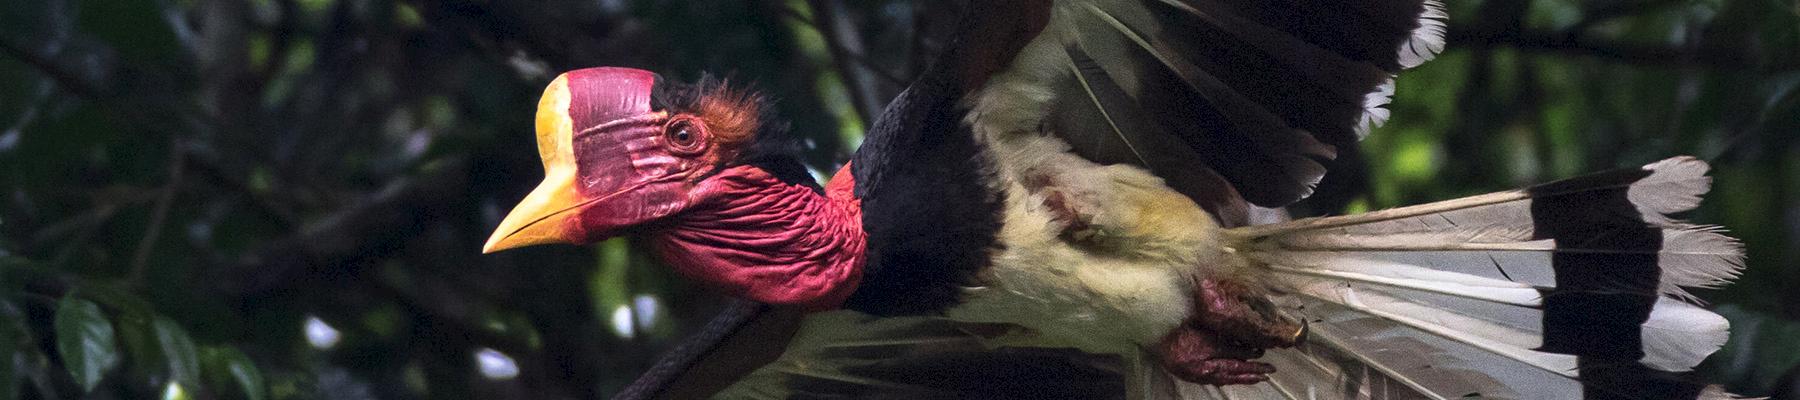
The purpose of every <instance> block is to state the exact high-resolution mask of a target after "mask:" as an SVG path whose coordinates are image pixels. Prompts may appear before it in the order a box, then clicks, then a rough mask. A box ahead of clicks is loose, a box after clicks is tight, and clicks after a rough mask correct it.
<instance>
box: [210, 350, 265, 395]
mask: <svg viewBox="0 0 1800 400" xmlns="http://www.w3.org/2000/svg"><path fill="white" fill-rule="evenodd" d="M200 359H201V361H202V363H203V364H205V366H206V378H207V381H208V383H209V384H211V385H212V386H213V387H214V388H215V389H214V392H215V393H218V394H219V395H220V396H221V397H222V398H240V399H248V400H263V399H264V398H265V397H267V396H266V394H267V393H268V389H267V387H265V386H264V383H263V376H262V371H261V370H258V369H257V368H256V363H253V362H250V357H245V356H244V353H243V352H241V351H238V349H236V348H231V347H207V348H205V349H204V350H203V351H202V352H201V353H200ZM227 387H233V388H237V393H238V394H239V395H238V396H233V395H230V391H228V390H226V389H225V388H227Z"/></svg>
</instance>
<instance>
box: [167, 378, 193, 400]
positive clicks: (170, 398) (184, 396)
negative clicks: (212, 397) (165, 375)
mask: <svg viewBox="0 0 1800 400" xmlns="http://www.w3.org/2000/svg"><path fill="white" fill-rule="evenodd" d="M193 398H194V396H190V395H188V392H187V389H184V388H182V387H181V382H175V381H170V382H169V384H168V385H165V386H163V392H162V400H192V399H193Z"/></svg>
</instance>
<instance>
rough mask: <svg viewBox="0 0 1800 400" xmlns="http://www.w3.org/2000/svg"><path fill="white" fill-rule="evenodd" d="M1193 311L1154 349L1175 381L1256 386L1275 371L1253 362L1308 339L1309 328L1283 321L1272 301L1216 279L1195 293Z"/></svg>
mask: <svg viewBox="0 0 1800 400" xmlns="http://www.w3.org/2000/svg"><path fill="white" fill-rule="evenodd" d="M1194 297H1195V298H1194V301H1195V312H1194V315H1193V316H1191V317H1189V318H1188V321H1187V322H1186V323H1184V324H1183V325H1182V326H1181V327H1179V328H1176V329H1175V331H1174V332H1170V333H1169V335H1168V336H1165V337H1164V338H1163V341H1162V343H1160V344H1159V345H1158V347H1157V349H1156V353H1158V354H1157V355H1158V356H1159V357H1160V358H1161V359H1162V363H1163V367H1164V368H1165V369H1167V370H1168V371H1169V372H1170V373H1172V374H1174V375H1175V376H1176V377H1178V378H1181V379H1183V380H1187V381H1190V382H1195V383H1201V384H1211V385H1235V384H1253V383H1257V382H1262V381H1265V380H1268V379H1269V374H1270V373H1273V372H1275V367H1274V366H1272V365H1269V364H1265V363H1260V362H1255V361H1250V360H1252V359H1255V358H1258V357H1262V355H1263V351H1264V350H1266V349H1271V348H1280V347H1293V346H1296V345H1299V344H1300V343H1301V342H1303V341H1304V340H1305V339H1306V325H1305V324H1304V323H1300V322H1295V321H1292V320H1289V319H1287V318H1285V317H1282V316H1281V315H1279V314H1278V313H1276V311H1275V306H1274V304H1272V303H1269V301H1268V299H1265V298H1263V297H1261V296H1255V295H1253V294H1252V293H1249V292H1248V291H1246V290H1244V289H1243V288H1241V287H1239V286H1237V285H1235V284H1232V283H1229V282H1222V281H1218V280H1214V279H1204V280H1201V281H1200V283H1199V285H1197V286H1196V287H1195V291H1194Z"/></svg>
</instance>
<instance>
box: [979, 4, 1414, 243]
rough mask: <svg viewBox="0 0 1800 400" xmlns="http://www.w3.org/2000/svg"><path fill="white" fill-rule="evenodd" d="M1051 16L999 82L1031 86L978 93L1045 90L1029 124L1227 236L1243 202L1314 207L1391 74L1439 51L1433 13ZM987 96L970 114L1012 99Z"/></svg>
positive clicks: (1116, 10) (1146, 7) (1081, 12)
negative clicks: (1193, 208) (1163, 186)
mask: <svg viewBox="0 0 1800 400" xmlns="http://www.w3.org/2000/svg"><path fill="white" fill-rule="evenodd" d="M1053 7H1054V13H1053V16H1052V18H1051V22H1050V24H1049V26H1048V27H1046V28H1045V29H1044V31H1043V32H1042V33H1040V34H1039V36H1038V38H1037V39H1036V40H1035V41H1034V42H1033V44H1032V46H1035V47H1038V48H1037V49H1033V48H1027V49H1026V50H1025V51H1023V52H1021V53H1020V55H1019V57H1018V58H1017V59H1015V60H1014V62H1013V64H1012V67H1011V69H1010V70H1009V71H1008V72H1009V73H1013V74H1026V75H1033V77H1031V78H1029V79H1024V80H1022V81H1019V82H1001V83H990V85H1005V84H1020V85H1032V86H1039V87H1037V88H1030V89H1028V90H1027V91H1038V92H1041V91H1046V90H1047V91H1048V93H1047V94H1048V96H1049V98H1048V99H1047V104H1041V105H1038V106H1039V107H1036V108H1039V109H1038V110H1032V111H1035V112H1037V114H1035V115H1037V116H1040V117H1038V118H1037V119H1039V121H1037V122H1040V124H1038V125H1035V126H1037V127H1040V129H1042V130H1044V131H1048V132H1050V133H1052V134H1054V135H1057V136H1059V137H1061V138H1063V139H1064V140H1065V141H1067V142H1069V144H1070V145H1071V146H1072V147H1073V150H1074V152H1076V153H1078V154H1080V155H1082V156H1083V157H1086V158H1089V159H1091V160H1094V161H1096V162H1100V163H1102V164H1117V163H1126V164H1133V165H1138V166H1140V167H1144V168H1145V169H1148V170H1150V171H1151V172H1153V173H1155V174H1156V175H1158V176H1160V177H1162V178H1163V179H1164V180H1166V181H1167V182H1168V184H1169V185H1170V186H1171V187H1173V188H1174V189H1176V190H1177V191H1180V192H1182V193H1183V194H1186V195H1188V196H1189V197H1192V198H1194V199H1195V200H1196V202H1198V203H1200V204H1201V205H1202V206H1203V207H1206V208H1207V209H1208V210H1209V211H1213V212H1214V213H1215V214H1221V215H1220V218H1221V219H1222V220H1225V221H1227V222H1241V221H1242V213H1243V212H1244V208H1245V207H1244V206H1243V205H1242V204H1241V203H1242V200H1238V196H1240V195H1241V198H1242V199H1243V200H1248V201H1249V203H1251V204H1255V205H1259V206H1266V207H1279V206H1283V205H1286V204H1288V203H1292V202H1294V201H1296V200H1299V199H1301V198H1304V197H1306V196H1307V195H1309V194H1311V193H1312V187H1313V186H1314V185H1315V184H1317V183H1318V182H1319V180H1320V178H1321V177H1322V176H1324V174H1325V172H1326V166H1327V165H1329V161H1330V160H1331V159H1333V158H1334V157H1335V156H1336V154H1337V153H1338V152H1341V151H1354V147H1353V146H1354V145H1355V143H1356V141H1357V140H1358V139H1360V138H1362V137H1363V136H1364V135H1366V134H1368V131H1369V130H1370V129H1371V128H1373V127H1374V126H1378V125H1380V124H1381V123H1382V122H1383V121H1385V120H1386V119H1387V116H1388V111H1387V110H1385V109H1383V108H1382V107H1383V106H1385V105H1386V104H1387V103H1388V101H1389V100H1388V98H1389V96H1390V95H1392V93H1393V76H1394V74H1396V73H1398V72H1400V71H1401V70H1402V69H1405V68H1409V67H1412V66H1416V65H1418V64H1420V63H1423V62H1424V61H1426V60H1429V59H1430V58H1431V57H1432V56H1433V55H1434V54H1436V53H1437V52H1438V51H1440V50H1442V49H1443V44H1444V41H1443V33H1444V24H1445V22H1446V19H1447V16H1446V14H1445V13H1444V12H1443V10H1442V5H1441V4H1438V2H1437V1H1433V0H1338V1H1322V2H1294V1H1272V2H1271V1H1250V0H1142V1H1140V0H1080V1H1058V2H1056V3H1055V5H1054V6H1053ZM993 89H996V88H990V90H986V91H983V92H979V93H976V94H975V95H974V98H973V99H972V103H974V104H980V103H982V102H986V101H989V100H990V99H984V98H982V97H983V96H1018V95H1019V93H1020V91H1019V90H993ZM1000 89H1004V88H1000ZM1018 125H1019V126H1034V125H1031V124H1018ZM1234 191H1235V192H1236V193H1233V192H1234Z"/></svg>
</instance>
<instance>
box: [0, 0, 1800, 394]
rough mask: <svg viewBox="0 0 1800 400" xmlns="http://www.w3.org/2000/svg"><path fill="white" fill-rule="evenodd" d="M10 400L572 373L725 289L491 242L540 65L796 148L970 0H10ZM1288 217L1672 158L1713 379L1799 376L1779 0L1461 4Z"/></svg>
mask: <svg viewBox="0 0 1800 400" xmlns="http://www.w3.org/2000/svg"><path fill="white" fill-rule="evenodd" d="M0 4H4V5H3V6H0V400H11V399H15V398H24V399H75V398H96V399H114V398H128V399H135V398H153V397H162V398H200V399H210V398H221V399H240V398H241V399H259V400H260V399H311V398H321V399H363V398H400V399H404V398H534V399H535V398H594V397H599V396H606V395H610V394H611V393H613V392H616V391H617V390H618V389H619V388H621V387H623V386H624V385H625V384H627V383H628V382H629V381H630V380H631V379H632V378H634V377H635V376H636V374H637V373H638V372H639V371H641V370H643V369H644V368H646V367H647V366H648V365H649V364H650V363H651V362H653V360H654V357H655V356H656V355H657V354H658V353H659V352H661V351H662V350H664V349H666V348H668V346H670V344H671V343H672V342H674V341H676V340H678V339H679V338H680V337H681V336H682V335H683V334H684V333H685V332H691V331H693V330H694V329H695V328H696V327H697V326H699V325H700V324H702V323H704V322H705V320H706V319H707V318H708V317H710V316H711V315H712V313H713V312H714V311H715V310H717V308H718V307H719V306H720V304H721V302H720V299H718V298H717V297H714V296H710V295H707V294H705V293H702V292H701V291H699V290H697V288H695V287H693V286H690V285H688V284H686V283H684V282H683V281H681V280H679V279H676V278H675V277H674V276H671V274H670V273H669V272H668V271H666V270H665V269H663V268H659V267H657V266H655V265H654V261H653V260H650V259H649V258H647V257H646V256H645V255H643V254H642V253H641V252H638V251H634V250H633V249H634V246H633V245H632V244H630V243H627V242H625V241H617V240H615V241H610V242H606V243H603V244H601V245H599V246H593V247H579V248H578V247H571V246H549V247H536V248H529V249H523V250H518V251H509V252H505V253H502V254H497V255H489V256H482V255H479V254H478V251H477V250H478V249H479V248H480V245H481V243H482V241H483V240H484V239H485V238H486V236H487V234H488V232H489V230H490V229H492V227H493V226H494V225H496V224H497V223H498V221H499V218H500V217H501V216H502V215H503V214H504V212H505V211H506V210H507V209H509V208H510V207H511V206H512V204H513V202H515V201H517V199H519V198H520V197H522V196H523V195H524V193H525V192H526V191H528V190H529V189H530V188H531V187H532V186H533V185H535V184H536V183H537V180H538V179H539V178H540V177H541V171H540V170H539V165H538V161H537V159H536V154H537V153H536V152H535V151H534V149H533V148H532V146H533V139H532V133H531V129H532V119H531V118H532V115H533V109H534V108H535V106H536V104H537V102H536V98H537V95H538V94H539V92H540V90H541V89H542V87H543V86H544V85H545V84H546V83H548V81H549V80H550V79H551V78H552V77H554V76H555V75H556V73H558V72H560V71H563V70H569V69H574V68H580V67H587V66H599V65H615V66H631V67H638V68H645V69H650V70H654V71H658V72H661V73H663V74H665V75H666V76H670V77H675V78H681V79H693V78H697V77H699V76H700V75H701V74H702V73H703V72H711V73H714V74H719V75H723V76H728V77H730V78H732V79H733V80H734V81H736V82H739V83H741V84H749V85H753V86H754V87H755V88H757V89H759V90H761V91H763V92H765V93H767V94H769V95H771V96H772V97H774V98H776V99H778V101H779V106H780V111H781V115H782V116H783V117H785V118H787V119H789V120H791V121H792V124H793V127H794V130H795V131H796V132H798V133H800V134H801V135H804V137H805V138H806V144H807V151H808V153H807V157H808V161H809V162H810V163H811V164H812V166H813V167H814V168H816V169H817V170H819V171H832V169H831V168H832V167H834V166H835V163H838V162H841V160H843V159H844V158H845V155H846V154H847V153H848V152H849V151H851V150H852V149H854V148H855V146H856V144H857V143H858V141H859V138H860V137H861V134H862V129H863V128H864V126H865V125H866V123H867V122H868V121H869V119H870V115H871V114H872V113H874V112H875V110H878V109H879V108H880V107H881V106H882V105H883V104H884V103H885V101H886V99H888V98H890V97H891V96H892V95H893V94H894V93H895V92H896V91H898V90H899V89H900V88H901V86H902V84H903V82H905V81H906V80H907V79H909V77H911V76H913V75H914V74H915V73H917V72H918V71H919V70H920V69H921V68H922V67H923V64H924V63H925V62H927V61H928V56H929V55H931V54H935V51H936V49H938V48H941V47H942V45H943V43H942V41H943V38H944V37H945V36H946V34H947V33H949V32H948V27H949V25H950V24H952V23H953V21H954V19H955V18H956V16H957V15H961V14H962V13H963V12H965V11H966V10H968V9H969V8H970V7H969V6H968V5H967V4H965V3H964V2H960V1H949V2H920V3H911V2H898V1H843V0H811V1H804V0H789V1H768V2H743V1H717V2H710V3H699V2H688V1H672V0H669V1H658V0H585V1H574V0H545V1H532V2H518V1H511V2H508V1H480V0H292V1H290V0H0ZM1450 7H1451V11H1452V29H1451V31H1450V38H1449V43H1450V48H1449V49H1448V50H1447V51H1446V52H1445V53H1444V54H1443V55H1442V56H1441V57H1439V58H1438V60H1437V61H1435V62H1432V63H1428V64H1426V65H1425V66H1423V67H1420V68H1418V69H1417V70H1414V71H1412V72H1411V73H1408V74H1405V75H1403V76H1402V77H1401V79H1400V81H1399V95H1398V97H1397V99H1396V101H1395V103H1394V104H1393V106H1392V109H1393V110H1394V116H1393V118H1392V122H1391V123H1390V124H1389V125H1388V126H1386V127H1384V128H1381V129H1378V130H1377V131H1376V132H1375V133H1374V134H1373V135H1371V136H1370V137H1369V139H1368V140H1367V141H1365V142H1364V144H1365V146H1364V148H1363V149H1362V152H1361V153H1360V154H1358V153H1354V152H1349V153H1348V154H1346V155H1345V160H1344V162H1343V167H1342V168H1341V169H1339V170H1336V171H1334V172H1333V173H1332V175H1331V176H1330V177H1328V180H1327V182H1326V183H1325V184H1324V185H1323V186H1322V188H1321V190H1320V194H1319V195H1318V196H1317V197H1316V198H1315V199H1312V200H1309V201H1307V202H1305V203H1303V204H1301V205H1299V206H1297V207H1296V208H1295V209H1296V210H1297V211H1299V212H1300V213H1303V214H1323V213H1344V212H1350V211H1359V210H1369V209H1378V208H1384V207H1392V206H1397V205H1404V204H1410V203H1417V202H1423V201H1430V200H1439V199H1446V198H1450V197H1454V196H1460V195H1468V194H1476V193H1481V192H1488V191H1495V190H1502V189H1508V188H1513V187H1517V186H1521V185H1526V184H1529V183H1534V182H1541V181H1546V180H1551V179H1556V178H1561V177H1568V176H1572V175H1575V174H1579V173H1583V172H1591V171H1598V170H1602V169H1608V168H1614V167H1622V166H1634V165H1640V164H1643V163H1647V162H1650V161H1654V160H1657V159H1661V158H1664V157H1667V156H1671V155H1677V154H1692V155H1696V156H1699V157H1701V158H1704V159H1707V160H1710V161H1711V162H1712V163H1713V165H1714V167H1715V169H1714V176H1716V177H1717V180H1716V184H1715V186H1714V189H1713V192H1712V194H1711V196H1709V197H1708V199H1707V202H1706V203H1705V205H1704V207H1703V208H1701V209H1700V210H1698V211H1696V212H1694V213H1692V214H1691V215H1690V216H1689V217H1690V218H1691V219H1693V220H1695V221H1698V222H1702V223H1711V224H1722V225H1725V226H1727V227H1729V228H1730V230H1731V232H1732V233H1733V234H1734V235H1735V236H1737V237H1739V238H1742V239H1743V240H1744V242H1745V243H1746V244H1747V246H1748V248H1749V254H1750V258H1749V268H1748V270H1747V271H1746V272H1745V273H1744V276H1743V278H1742V279H1740V280H1739V282H1738V283H1737V284H1735V285H1732V286H1730V287H1728V288H1725V289H1722V290H1715V291H1709V292H1706V293H1704V297H1706V298H1707V299H1708V300H1709V301H1710V302H1711V305H1712V306H1713V307H1714V308H1715V309H1717V310H1719V311H1720V312H1721V313H1723V314H1725V315H1726V316H1727V317H1729V318H1731V319H1732V321H1733V324H1734V332H1733V336H1732V341H1731V342H1730V343H1729V344H1727V345H1726V347H1725V348H1724V349H1723V350H1722V351H1720V353H1719V354H1717V355H1715V356H1714V358H1713V359H1712V360H1709V361H1708V363H1707V364H1705V365H1703V367H1702V368H1701V371H1700V372H1699V373H1698V375H1699V376H1700V377H1703V378H1705V379H1710V380H1714V381H1718V382H1723V383H1725V384H1727V385H1728V386H1729V387H1730V388H1731V389H1733V390H1735V391H1737V392H1739V393H1743V394H1755V395H1767V394H1775V395H1777V396H1787V397H1786V398H1800V397H1793V396H1795V393H1797V392H1796V391H1797V390H1800V387H1797V385H1800V383H1797V382H1796V375H1797V374H1800V369H1796V368H1795V365H1797V364H1800V322H1796V321H1797V318H1800V268H1796V267H1795V264H1796V263H1797V262H1800V147H1796V139H1797V138H1800V89H1797V88H1800V1H1796V0H1731V1H1725V0H1699V1H1684V0H1678V1H1669V0H1636V1H1624V0H1603V1H1585V2H1583V1H1566V0H1537V1H1516V0H1487V1H1474V0H1466V1H1459V0H1451V3H1450Z"/></svg>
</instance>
